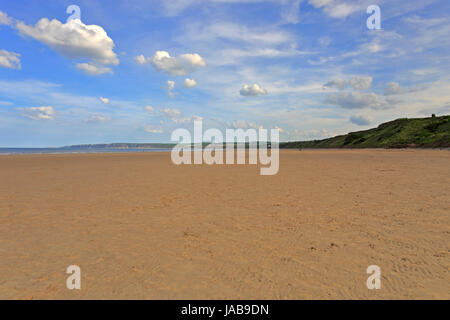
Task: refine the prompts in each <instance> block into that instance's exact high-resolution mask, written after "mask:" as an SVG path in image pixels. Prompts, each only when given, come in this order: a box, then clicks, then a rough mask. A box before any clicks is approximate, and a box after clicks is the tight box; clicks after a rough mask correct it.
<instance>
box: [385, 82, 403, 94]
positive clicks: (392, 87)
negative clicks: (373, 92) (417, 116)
mask: <svg viewBox="0 0 450 320" xmlns="http://www.w3.org/2000/svg"><path fill="white" fill-rule="evenodd" d="M405 91H406V90H405V88H403V87H402V86H401V85H399V84H398V83H397V82H389V83H388V84H387V86H386V88H385V89H384V95H386V96H387V95H392V94H400V93H404V92H405Z"/></svg>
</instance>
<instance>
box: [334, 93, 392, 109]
mask: <svg viewBox="0 0 450 320" xmlns="http://www.w3.org/2000/svg"><path fill="white" fill-rule="evenodd" d="M326 102H327V103H330V104H334V105H337V106H340V107H342V108H345V109H363V108H371V109H375V110H381V109H387V108H389V104H388V103H387V102H386V101H385V100H383V99H381V98H380V96H379V95H377V94H376V93H373V92H371V93H360V92H339V93H331V94H330V95H329V96H328V98H327V99H326Z"/></svg>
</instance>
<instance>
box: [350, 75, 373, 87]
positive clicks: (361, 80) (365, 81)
mask: <svg viewBox="0 0 450 320" xmlns="http://www.w3.org/2000/svg"><path fill="white" fill-rule="evenodd" d="M349 83H350V85H351V86H352V87H353V89H355V90H366V89H369V88H370V87H371V86H372V77H364V76H356V77H354V78H352V79H350V81H349Z"/></svg>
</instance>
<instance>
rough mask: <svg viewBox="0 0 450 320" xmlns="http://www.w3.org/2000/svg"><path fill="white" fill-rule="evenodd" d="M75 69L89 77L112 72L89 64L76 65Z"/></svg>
mask: <svg viewBox="0 0 450 320" xmlns="http://www.w3.org/2000/svg"><path fill="white" fill-rule="evenodd" d="M76 67H77V69H79V70H81V71H83V72H84V73H85V74H87V75H90V76H98V75H101V74H105V73H110V74H112V73H113V71H112V69H111V68H108V67H105V66H99V65H94V64H90V63H77V65H76Z"/></svg>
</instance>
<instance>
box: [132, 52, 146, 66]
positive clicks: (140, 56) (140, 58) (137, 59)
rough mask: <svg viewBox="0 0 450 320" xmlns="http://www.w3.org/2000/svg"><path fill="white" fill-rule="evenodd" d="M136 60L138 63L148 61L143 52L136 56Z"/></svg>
mask: <svg viewBox="0 0 450 320" xmlns="http://www.w3.org/2000/svg"><path fill="white" fill-rule="evenodd" d="M134 61H136V63H137V64H146V63H147V59H146V58H145V57H144V55H143V54H140V55H138V56H136V57H134Z"/></svg>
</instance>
